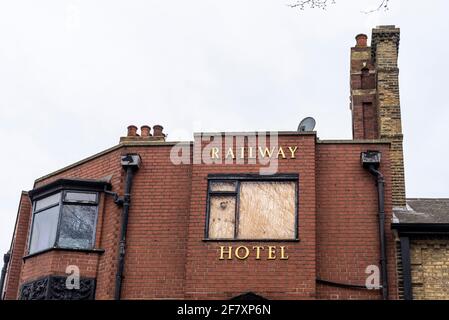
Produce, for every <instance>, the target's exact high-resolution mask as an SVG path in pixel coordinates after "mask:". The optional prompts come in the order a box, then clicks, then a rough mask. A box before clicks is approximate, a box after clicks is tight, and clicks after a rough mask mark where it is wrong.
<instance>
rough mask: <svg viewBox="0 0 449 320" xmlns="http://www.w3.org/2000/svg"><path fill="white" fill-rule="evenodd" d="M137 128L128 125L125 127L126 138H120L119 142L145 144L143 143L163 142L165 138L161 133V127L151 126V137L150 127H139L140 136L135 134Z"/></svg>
mask: <svg viewBox="0 0 449 320" xmlns="http://www.w3.org/2000/svg"><path fill="white" fill-rule="evenodd" d="M137 130H138V128H137V126H135V125H130V126H128V127H127V134H126V137H120V142H145V141H165V137H166V136H167V135H166V134H165V133H163V132H162V130H163V127H162V126H161V125H155V126H153V135H151V127H150V126H148V125H143V126H141V127H140V135H139V134H138V133H137Z"/></svg>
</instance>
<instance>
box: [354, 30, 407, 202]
mask: <svg viewBox="0 0 449 320" xmlns="http://www.w3.org/2000/svg"><path fill="white" fill-rule="evenodd" d="M399 35H400V30H399V28H396V27H395V26H378V27H376V28H374V29H373V30H372V35H371V47H368V46H367V45H366V42H367V41H366V35H363V34H359V35H357V36H356V46H355V47H352V48H351V67H350V68H351V70H350V87H351V105H350V108H351V112H352V132H353V139H386V140H389V141H391V161H392V191H393V206H395V207H403V206H405V179H404V157H403V148H402V140H403V135H402V124H401V107H400V100H399V68H398V50H399Z"/></svg>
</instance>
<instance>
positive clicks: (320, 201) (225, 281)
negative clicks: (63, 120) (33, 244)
mask: <svg viewBox="0 0 449 320" xmlns="http://www.w3.org/2000/svg"><path fill="white" fill-rule="evenodd" d="M315 139H316V137H315V135H307V134H306V135H290V136H279V145H281V146H298V151H297V155H296V159H280V160H279V171H278V172H279V173H298V174H299V198H298V204H299V223H298V228H299V229H298V230H299V232H298V234H299V239H300V241H299V242H274V243H271V242H242V241H236V242H205V241H203V238H204V228H205V223H206V196H207V175H208V174H216V173H229V174H237V173H259V168H260V167H261V165H260V164H240V165H224V164H221V165H220V164H214V165H199V164H195V165H173V164H172V163H171V161H170V157H169V156H170V150H171V145H169V144H163V143H161V145H159V146H140V147H137V146H134V147H122V148H120V149H117V150H114V151H111V152H109V153H106V154H104V155H102V156H100V157H98V158H95V159H92V160H90V161H88V162H85V163H83V164H81V165H78V166H76V167H73V168H70V169H68V170H66V171H63V172H60V173H59V174H57V175H55V176H52V177H51V178H48V179H45V180H42V181H39V182H38V183H37V184H36V185H37V186H41V185H43V184H45V183H48V182H50V181H53V180H55V179H57V178H62V177H65V178H71V177H72V178H89V179H98V178H102V177H104V176H107V175H112V181H111V183H112V191H115V192H117V193H119V194H120V195H123V187H124V186H123V184H124V171H123V169H122V168H121V166H120V155H122V154H125V153H133V152H135V153H139V154H140V156H141V158H142V165H141V168H140V169H139V171H138V172H137V173H136V175H135V177H134V183H133V189H132V200H131V209H130V216H129V225H128V234H127V251H126V260H125V261H126V262H125V272H124V276H125V278H124V281H123V287H122V290H123V291H122V297H123V298H124V299H143V298H146V299H152V298H193V299H201V298H204V299H212V298H222V299H228V298H231V297H233V296H237V295H239V294H241V293H244V292H248V291H252V292H255V293H256V294H259V295H262V296H264V297H266V298H268V299H281V298H282V299H314V298H337V297H338V298H340V299H342V298H373V299H378V298H380V293H379V291H376V292H373V291H370V292H369V291H365V290H349V289H339V288H334V287H329V286H323V285H318V286H317V285H316V283H315V279H316V277H317V276H318V277H320V278H322V279H324V280H330V281H337V282H338V281H341V282H346V283H347V282H349V283H355V284H364V283H365V277H366V275H365V273H364V271H365V268H366V266H367V265H369V264H378V259H379V245H378V243H379V242H378V226H377V193H376V188H375V183H374V178H373V177H372V176H370V175H369V174H368V173H367V172H366V171H365V170H364V169H363V168H362V167H361V165H360V152H361V151H366V150H368V149H379V150H380V151H382V156H383V158H382V159H383V162H382V165H381V170H382V172H384V174H385V176H386V211H387V226H386V230H387V235H388V243H389V248H388V252H389V262H390V263H389V270H390V273H389V276H390V284H391V296H392V297H395V296H396V288H395V283H396V281H395V265H394V250H393V239H392V235H391V232H390V229H389V225H388V222H389V221H390V217H391V186H390V163H389V145H388V144H354V143H353V144H351V143H348V144H341V143H332V144H323V143H319V144H316V143H315ZM27 201H28V200H27V198H25V199H23V201H22V204H21V208H20V212H19V213H20V214H19V225H20V226H21V228H19V229H18V230H19V232H18V233H17V235H19V236H18V237H16V240H15V247H18V248H19V247H22V250H21V251H20V250H17V251H16V252H13V261H16V262H15V263H14V262H13V266H14V268H15V269H11V277H10V279H9V282H8V283H9V284H8V297H9V298H14V297H16V295H17V287H18V286H17V284H18V283H19V276H18V270H19V269H20V268H22V270H21V273H22V274H21V276H20V283H24V282H27V281H29V280H32V279H35V278H38V277H41V276H44V275H47V274H64V272H65V269H66V267H67V265H70V264H75V265H78V266H79V267H80V269H81V276H85V277H96V278H97V289H96V299H112V298H113V296H114V288H115V274H116V261H117V246H118V238H119V230H120V228H119V227H120V217H121V208H119V207H118V206H117V205H116V204H114V203H113V199H112V198H111V197H109V196H106V197H105V195H102V198H101V204H100V208H99V217H98V225H97V240H96V247H97V248H101V249H104V250H105V252H104V254H97V253H74V252H68V251H51V252H47V253H45V254H42V255H37V256H34V257H29V258H27V259H26V260H25V263H24V265H23V267H21V266H19V265H18V264H17V261H20V263H21V256H22V255H23V252H24V248H25V241H26V238H27V235H26V233H27V232H28V224H29V221H30V217H29V213H30V211H31V208H30V204H29V201H28V202H27ZM220 245H226V246H229V245H232V246H237V245H246V246H249V247H250V246H255V245H263V246H268V245H274V246H280V245H283V246H286V247H287V253H288V255H289V259H288V260H271V261H267V260H264V259H261V260H254V259H251V258H248V259H247V260H245V261H241V260H236V259H234V260H232V261H228V260H219V259H218V258H219V256H218V248H219V246H220ZM14 254H15V256H14ZM14 283H15V284H14Z"/></svg>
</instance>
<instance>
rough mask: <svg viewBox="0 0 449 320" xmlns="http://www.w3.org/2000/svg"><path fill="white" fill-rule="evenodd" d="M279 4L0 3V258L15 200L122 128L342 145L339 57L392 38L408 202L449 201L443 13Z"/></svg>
mask: <svg viewBox="0 0 449 320" xmlns="http://www.w3.org/2000/svg"><path fill="white" fill-rule="evenodd" d="M379 1H380V0H366V1H360V0H359V1H355V0H354V1H350V0H336V2H337V4H335V5H332V6H330V7H329V8H328V10H327V11H324V12H323V11H320V10H311V9H309V10H305V11H299V10H294V9H291V8H288V7H287V6H286V4H287V3H289V0H282V1H278V0H245V1H242V0H226V1H224V0H222V1H217V0H190V1H186V0H183V1H180V0H171V1H164V0H158V1H155V0H154V1H149V0H146V1H112V0H107V1H99V0H89V1H82V0H65V1H64V0H54V1H47V0H41V1H21V0H16V1H2V2H0V137H1V144H2V150H3V152H2V156H1V157H0V168H2V172H1V174H0V177H1V178H0V179H1V181H0V219H1V220H0V222H1V224H0V254H3V253H5V252H6V251H7V250H8V248H9V244H10V241H11V236H12V232H13V228H14V221H15V217H16V213H17V206H18V202H19V197H20V191H21V190H29V189H31V188H32V186H33V181H34V179H36V178H38V177H40V176H42V175H44V174H47V173H49V172H52V171H54V170H57V169H59V168H61V167H63V166H65V165H68V164H71V163H73V162H75V161H77V160H80V159H83V158H85V157H87V156H89V155H92V154H94V153H97V152H99V151H101V150H103V149H106V148H108V147H111V146H113V145H115V144H117V142H118V139H119V137H120V136H121V135H124V134H125V133H126V126H127V125H129V124H136V125H137V126H140V125H143V124H149V125H154V124H162V125H163V126H164V127H165V129H164V131H165V132H166V133H168V137H169V140H178V139H182V140H192V139H193V136H192V133H193V131H216V130H219V131H232V130H236V131H237V130H238V131H240V130H258V129H259V130H295V129H296V127H297V125H298V122H299V121H300V120H301V119H302V118H303V117H305V116H313V117H315V119H316V120H317V127H316V130H317V131H318V136H319V137H320V138H321V139H337V138H339V139H340V138H343V139H350V138H351V118H350V111H349V48H350V47H351V46H353V45H354V43H355V40H354V36H355V35H356V34H358V33H362V32H363V33H367V34H368V35H369V36H370V35H371V28H372V27H375V26H376V25H380V24H395V25H397V26H399V27H400V28H401V43H400V50H399V56H400V57H399V59H400V60H399V67H400V90H401V107H402V120H403V131H404V135H405V146H404V149H405V161H406V183H407V196H408V197H449V190H448V189H449V188H448V181H449V169H448V168H449V166H448V165H447V164H446V161H445V159H448V158H449V151H448V147H449V143H448V140H447V139H448V136H449V135H448V133H449V129H448V120H449V106H448V102H447V100H448V89H447V87H446V85H447V82H448V81H447V79H448V76H447V75H448V74H449V66H448V62H447V61H448V56H449V49H448V48H449V47H448V43H447V39H446V38H447V37H448V34H449V22H448V21H449V20H448V19H447V13H448V12H449V2H447V1H444V0H440V1H437V0H433V1H431V2H426V3H423V2H422V1H410V0H408V1H405V0H403V1H400V0H390V10H389V11H387V12H384V11H380V12H377V13H373V14H369V15H366V14H363V13H362V11H363V10H367V9H372V8H374V7H376V5H377V4H378V2H379Z"/></svg>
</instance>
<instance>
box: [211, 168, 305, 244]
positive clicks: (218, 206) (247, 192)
mask: <svg viewBox="0 0 449 320" xmlns="http://www.w3.org/2000/svg"><path fill="white" fill-rule="evenodd" d="M296 203H297V177H294V176H293V177H290V178H289V177H285V176H284V177H282V179H276V178H272V179H266V178H265V179H264V178H263V177H259V176H257V177H250V178H248V177H247V176H244V177H241V178H239V177H235V179H234V177H233V178H230V179H229V180H225V181H221V180H218V181H216V180H210V182H209V203H208V218H209V220H208V222H207V228H206V237H207V238H209V239H240V240H253V239H256V240H257V239H262V240H269V239H296V238H297V220H296V219H297V208H296Z"/></svg>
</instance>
